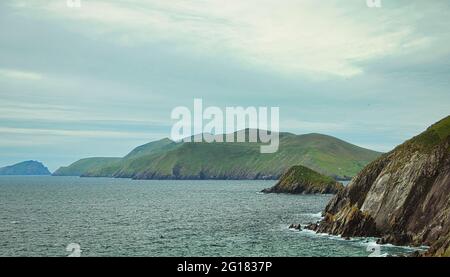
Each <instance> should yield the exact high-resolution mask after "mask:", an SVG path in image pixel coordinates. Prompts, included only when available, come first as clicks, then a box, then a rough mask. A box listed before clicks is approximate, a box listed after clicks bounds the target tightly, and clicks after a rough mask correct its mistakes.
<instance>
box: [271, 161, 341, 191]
mask: <svg viewBox="0 0 450 277" xmlns="http://www.w3.org/2000/svg"><path fill="white" fill-rule="evenodd" d="M343 188H344V186H343V185H342V184H341V183H339V182H337V181H335V180H334V179H333V178H331V177H328V176H325V175H322V174H320V173H318V172H316V171H314V170H312V169H309V168H307V167H304V166H301V165H296V166H293V167H291V168H290V169H289V170H288V171H287V172H286V173H285V174H283V175H282V176H281V178H280V180H279V181H278V183H277V184H276V185H275V186H273V187H271V188H268V189H264V190H262V192H265V193H292V194H315V193H320V194H327V193H332V194H334V193H337V192H338V191H340V190H342V189H343Z"/></svg>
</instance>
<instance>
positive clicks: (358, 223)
mask: <svg viewBox="0 0 450 277" xmlns="http://www.w3.org/2000/svg"><path fill="white" fill-rule="evenodd" d="M324 214H325V218H324V219H323V220H322V221H321V222H320V223H319V224H318V226H316V227H315V228H314V229H316V230H317V231H320V232H327V233H333V234H341V235H343V236H349V235H351V236H373V235H375V234H376V235H379V236H382V238H381V239H380V240H379V242H380V243H393V244H401V245H405V244H406V245H423V244H425V245H429V246H431V247H430V249H429V251H428V252H427V253H426V255H433V256H449V255H450V116H449V117H446V118H445V119H443V120H441V121H439V122H437V123H436V124H434V125H433V126H431V127H430V128H428V129H427V130H426V131H425V132H423V133H422V134H420V135H418V136H416V137H414V138H412V139H410V140H408V141H406V142H405V143H404V144H402V145H400V146H398V147H397V148H395V149H394V150H393V151H391V152H389V153H387V154H384V155H383V156H381V157H380V158H378V159H377V160H376V161H374V162H372V163H371V164H369V165H368V166H367V167H365V168H364V169H363V170H362V171H361V172H360V173H359V174H358V175H357V176H356V177H355V178H354V179H353V180H352V182H351V183H350V184H349V185H348V186H347V187H346V188H345V189H344V190H342V191H341V192H339V193H338V194H337V195H336V196H335V197H334V198H333V199H332V200H331V201H330V202H329V203H328V205H327V207H326V209H325V212H324Z"/></svg>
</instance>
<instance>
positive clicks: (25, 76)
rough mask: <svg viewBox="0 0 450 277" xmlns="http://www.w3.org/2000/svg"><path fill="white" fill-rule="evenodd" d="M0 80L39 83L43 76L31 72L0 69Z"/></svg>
mask: <svg viewBox="0 0 450 277" xmlns="http://www.w3.org/2000/svg"><path fill="white" fill-rule="evenodd" d="M0 78H5V79H18V80H21V81H23V80H30V81H39V80H41V79H42V78H43V76H42V75H41V74H39V73H36V72H31V71H23V70H15V69H2V68H0Z"/></svg>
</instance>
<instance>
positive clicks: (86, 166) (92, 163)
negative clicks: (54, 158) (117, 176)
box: [53, 158, 122, 177]
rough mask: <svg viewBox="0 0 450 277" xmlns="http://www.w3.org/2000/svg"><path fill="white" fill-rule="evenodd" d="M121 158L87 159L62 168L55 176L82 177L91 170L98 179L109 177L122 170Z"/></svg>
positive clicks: (54, 173)
mask: <svg viewBox="0 0 450 277" xmlns="http://www.w3.org/2000/svg"><path fill="white" fill-rule="evenodd" d="M121 160H122V159H121V158H86V159H81V160H79V161H76V162H74V163H72V164H71V165H69V166H66V167H64V166H63V167H60V168H59V169H58V170H56V171H55V172H53V176H81V175H83V174H85V173H86V172H88V171H90V170H95V171H96V173H97V176H98V177H109V176H112V174H113V173H114V172H115V171H116V170H118V169H119V168H120V161H121Z"/></svg>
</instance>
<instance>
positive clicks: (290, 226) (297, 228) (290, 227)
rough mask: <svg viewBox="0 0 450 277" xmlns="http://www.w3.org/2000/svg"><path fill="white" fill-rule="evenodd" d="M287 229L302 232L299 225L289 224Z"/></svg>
mask: <svg viewBox="0 0 450 277" xmlns="http://www.w3.org/2000/svg"><path fill="white" fill-rule="evenodd" d="M289 229H295V230H299V231H301V230H302V226H301V225H300V224H291V225H289Z"/></svg>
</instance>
